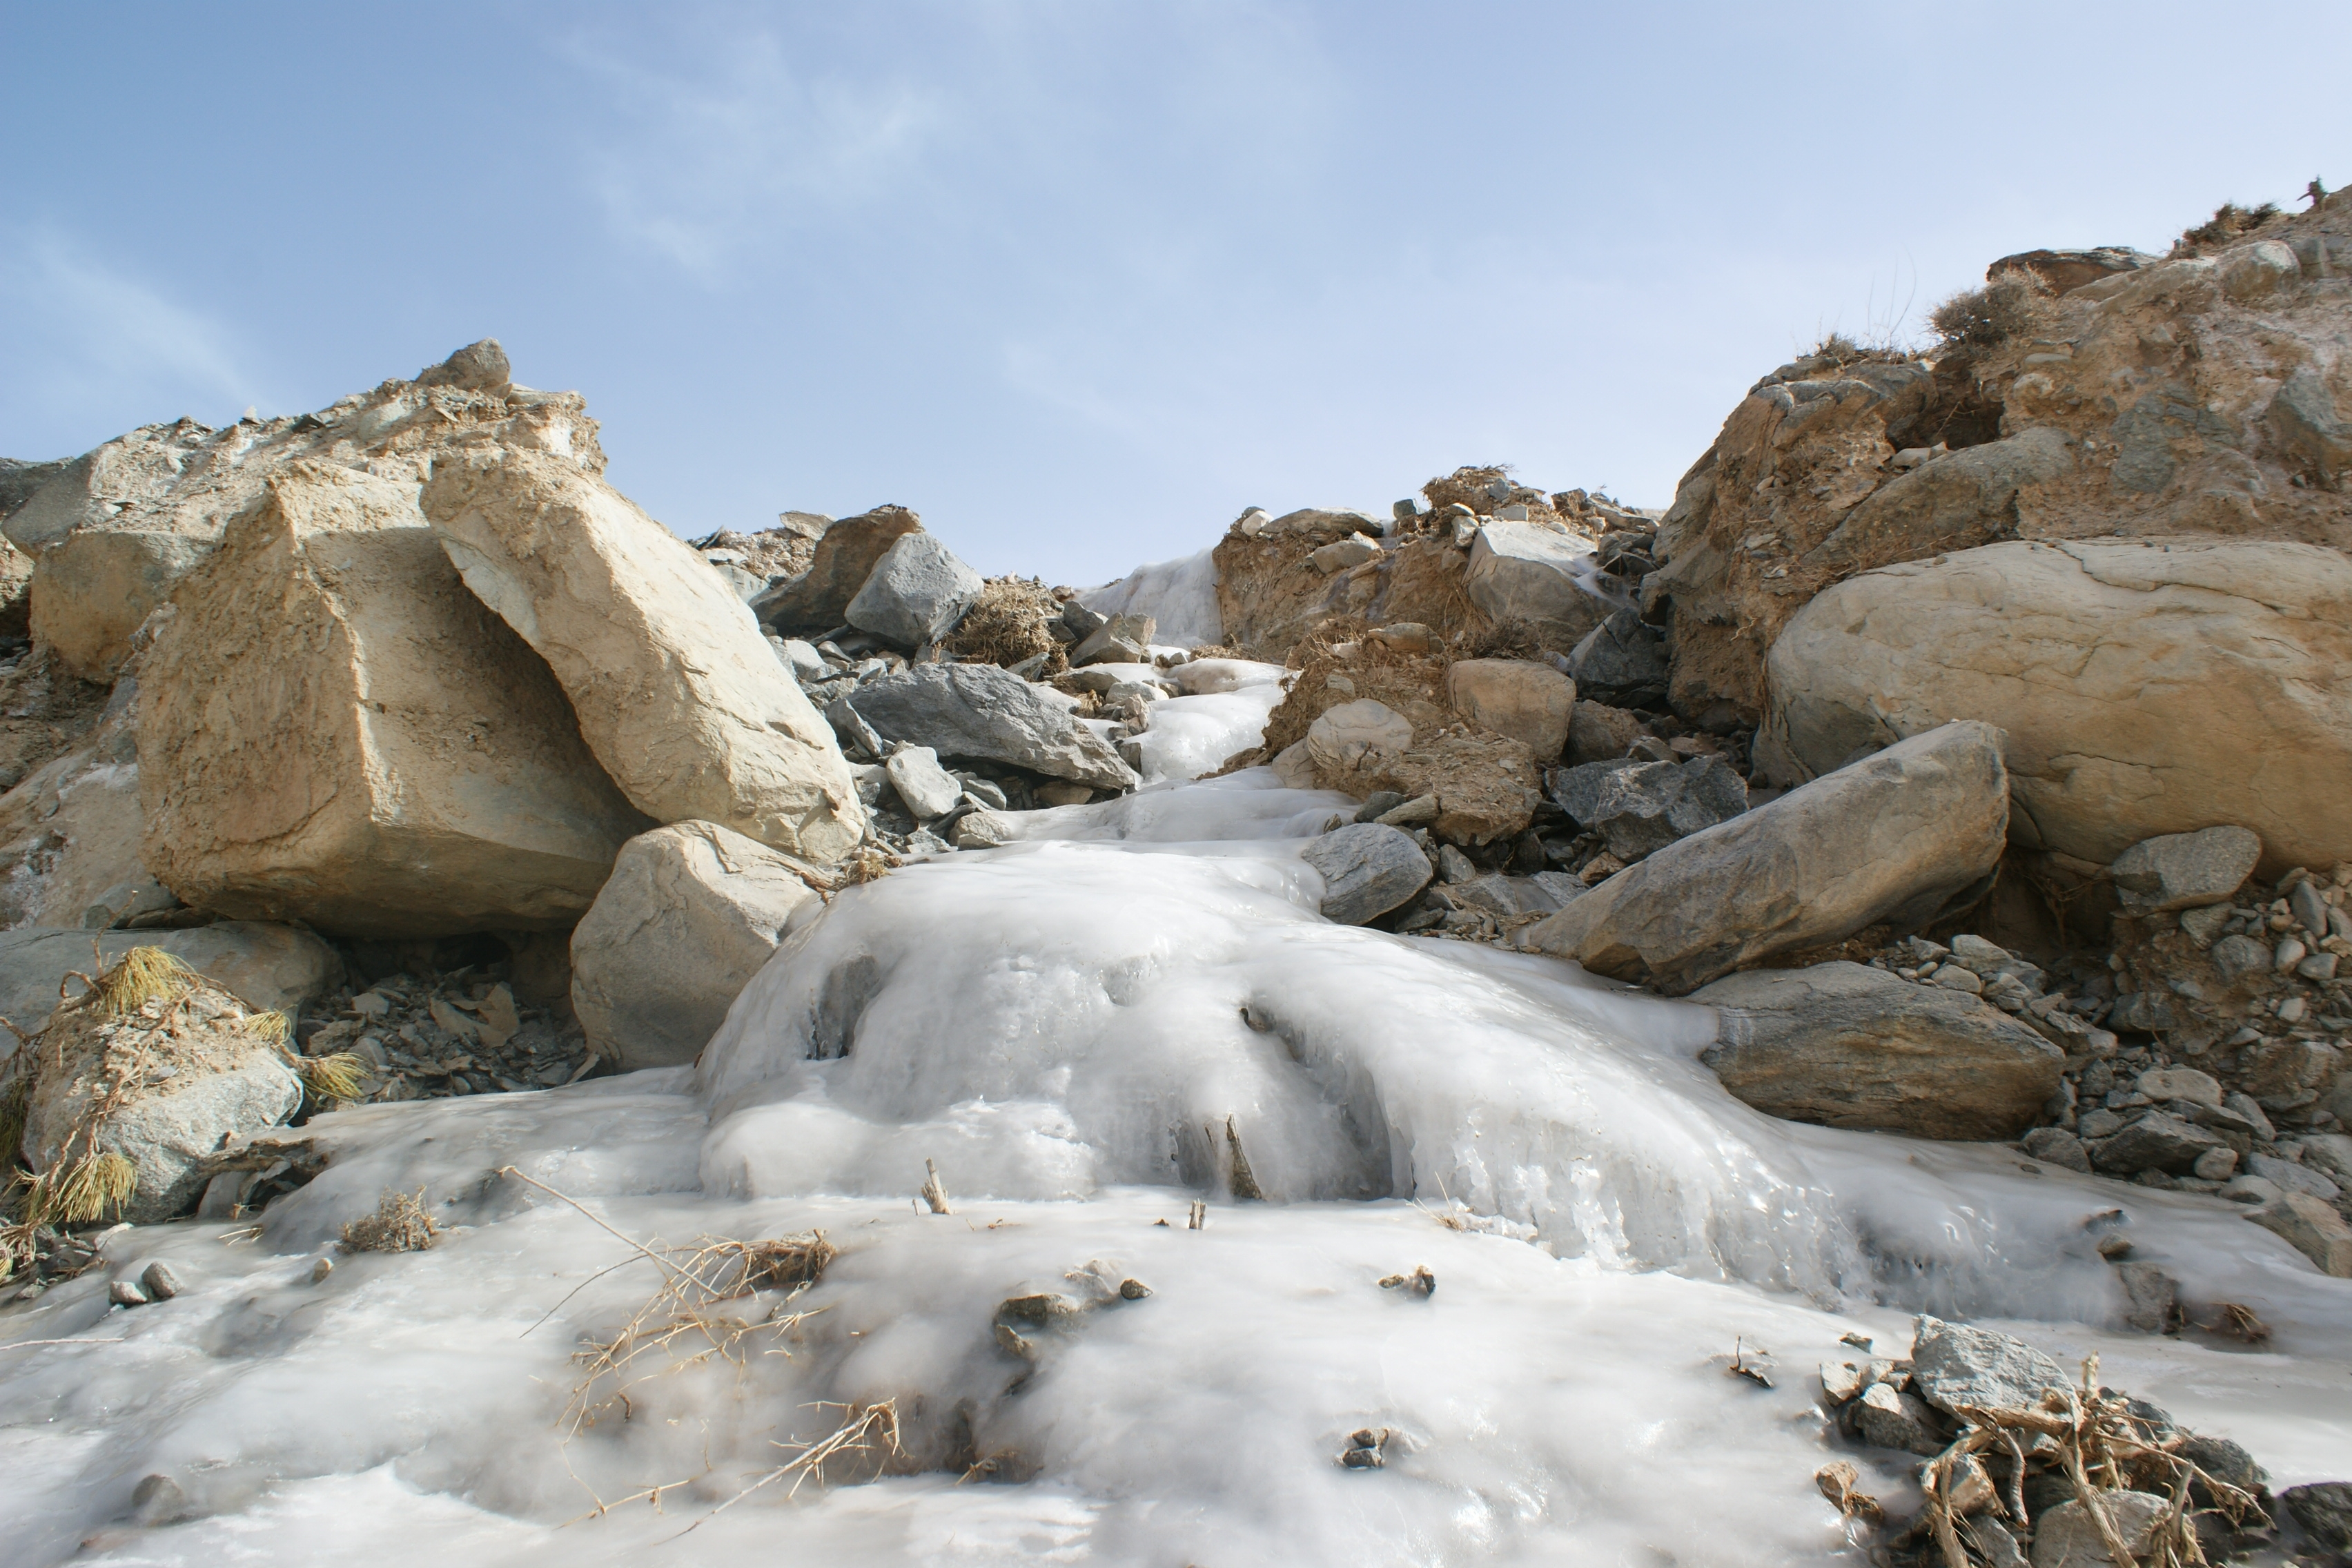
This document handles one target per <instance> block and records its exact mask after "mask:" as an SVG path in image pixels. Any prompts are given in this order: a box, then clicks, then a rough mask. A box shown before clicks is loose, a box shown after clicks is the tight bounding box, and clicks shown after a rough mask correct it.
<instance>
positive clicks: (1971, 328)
mask: <svg viewBox="0 0 2352 1568" xmlns="http://www.w3.org/2000/svg"><path fill="white" fill-rule="evenodd" d="M2052 313H2053V312H2052V308H2051V300H2050V285H2049V284H2047V283H2045V282H2043V281H2042V277H2041V275H2040V274H2038V273H2035V272H2030V271H2027V270H2026V269H2025V268H2021V267H2011V268H2007V269H2006V270H2004V271H2002V272H2001V273H2000V274H1999V275H1998V276H1996V277H1995V278H1994V279H1992V281H1990V282H1989V283H1987V284H1986V285H1985V286H1984V287H1983V288H1981V289H1962V290H1960V292H1958V293H1957V294H1955V295H1953V296H1952V297H1951V298H1950V299H1948V300H1945V301H1944V302H1943V303H1942V304H1940V305H1938V306H1937V307H1936V308H1935V309H1934V310H1930V311H1929V312H1928V313H1927V324H1928V325H1929V326H1931V327H1933V328H1934V329H1935V330H1936V335H1937V337H1939V338H1941V339H1942V340H1943V341H1944V343H1945V345H1946V346H1947V347H1949V348H1968V349H1977V350H1987V349H1997V348H1999V347H2000V346H2001V344H2003V343H2006V342H2011V341H2012V340H2014V339H2018V338H2031V337H2032V336H2033V335H2034V334H2035V333H2037V332H2039V331H2042V329H2043V328H2045V327H2046V326H2048V325H2049V323H2050V320H2051V317H2052Z"/></svg>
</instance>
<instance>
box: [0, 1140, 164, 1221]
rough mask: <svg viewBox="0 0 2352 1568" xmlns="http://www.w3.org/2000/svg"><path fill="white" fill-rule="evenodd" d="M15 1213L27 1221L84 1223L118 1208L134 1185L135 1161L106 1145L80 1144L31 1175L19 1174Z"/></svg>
mask: <svg viewBox="0 0 2352 1568" xmlns="http://www.w3.org/2000/svg"><path fill="white" fill-rule="evenodd" d="M15 1185H16V1190H17V1191H18V1192H19V1193H21V1194H22V1207H21V1209H20V1210H19V1215H18V1217H19V1219H20V1220H21V1222H22V1223H23V1224H25V1225H27V1226H36V1225H88V1224H89V1223H90V1222H91V1221H93V1220H100V1219H104V1218H105V1217H106V1215H107V1213H108V1211H110V1210H120V1209H121V1207H122V1205H124V1204H127V1203H129V1202H130V1201H131V1194H132V1193H134V1192H136V1191H137V1190H138V1188H139V1167H138V1166H136V1165H133V1164H132V1163H131V1162H130V1161H128V1160H126V1159H124V1158H123V1157H122V1156H121V1155H120V1154H117V1153H115V1152H112V1151H111V1150H107V1151H103V1152H98V1151H89V1150H85V1151H84V1152H81V1153H79V1154H77V1155H74V1156H72V1157H70V1158H66V1159H60V1160H58V1161H57V1162H56V1163H52V1164H51V1165H50V1166H49V1168H48V1169H47V1170H46V1171H43V1172H41V1173H39V1174H37V1175H27V1174H19V1175H18V1176H17V1177H16V1184H15Z"/></svg>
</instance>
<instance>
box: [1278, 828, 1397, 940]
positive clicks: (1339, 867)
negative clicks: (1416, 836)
mask: <svg viewBox="0 0 2352 1568" xmlns="http://www.w3.org/2000/svg"><path fill="white" fill-rule="evenodd" d="M1299 858H1300V859H1302V860H1304V861H1306V862H1307V864H1308V865H1309V866H1312V867H1313V868H1315V869H1316V871H1317V872H1318V874H1319V875H1320V876H1321V877H1322V879H1323V904H1322V910H1323V918H1324V919H1326V920H1328V921H1335V922H1337V923H1338V924H1340V925H1350V926H1360V925H1362V924H1363V923H1364V922H1365V921H1370V920H1377V919H1379V918H1380V917H1381V916H1382V915H1384V914H1386V913H1388V912H1389V911H1390V910H1392V909H1395V908H1396V907H1397V906H1398V905H1399V904H1402V903H1403V902H1404V901H1405V900H1407V899H1410V898H1412V896H1413V895H1414V894H1416V893H1418V892H1420V891H1421V890H1422V889H1423V888H1425V887H1427V886H1428V885H1429V877H1430V866H1429V857H1428V856H1426V855H1424V854H1423V853H1422V852H1421V846H1419V845H1418V844H1415V843H1414V842H1413V841H1412V835H1411V834H1409V833H1406V832H1404V831H1403V830H1402V829H1401V828H1395V827H1383V826H1381V825H1380V824H1379V823H1376V822H1351V823H1349V824H1348V825H1347V826H1344V827H1339V828H1335V829H1334V830H1332V831H1331V832H1329V833H1326V834H1324V835H1323V836H1322V837H1319V838H1316V839H1313V840H1311V841H1310V842H1309V843H1308V844H1307V847H1306V848H1305V849H1303V850H1301V851H1300V852H1299Z"/></svg>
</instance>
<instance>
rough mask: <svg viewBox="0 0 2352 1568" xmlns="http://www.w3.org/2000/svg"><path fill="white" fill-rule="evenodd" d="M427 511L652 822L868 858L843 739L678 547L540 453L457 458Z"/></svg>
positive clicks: (723, 587)
mask: <svg viewBox="0 0 2352 1568" xmlns="http://www.w3.org/2000/svg"><path fill="white" fill-rule="evenodd" d="M424 501H425V511H426V513H427V514H428V515H429V516H430V517H431V518H432V520H433V529H434V532H435V533H436V535H438V536H439V538H440V540H441V543H442V546H443V548H444V549H446V551H447V552H449V558H450V560H452V561H454V562H455V563H457V570H458V571H459V572H460V573H461V574H463V575H464V577H465V579H466V585H467V587H468V588H471V589H472V590H473V591H474V592H475V593H476V594H477V595H479V596H480V598H481V600H482V602H483V603H484V604H486V605H489V606H490V607H491V608H492V609H494V610H496V611H497V612H498V613H499V615H500V616H503V617H504V618H505V620H506V622H507V624H508V625H509V626H512V627H513V628H514V629H515V630H516V631H517V632H518V633H520V635H521V637H522V638H523V640H524V641H525V642H528V643H529V644H530V646H531V647H534V648H536V649H538V650H539V652H540V654H541V656H542V657H543V658H546V660H547V662H548V665H549V666H550V668H552V669H553V670H554V671H555V678H556V679H557V680H559V681H561V682H562V686H563V689H564V691H565V692H566V693H568V694H569V695H570V697H571V699H572V708H573V709H574V710H576V711H577V712H578V714H579V716H580V731H581V733H582V734H583V736H585V737H586V738H587V742H588V745H589V749H590V750H592V751H593V752H595V754H596V757H597V760H598V761H599V762H601V763H604V769H605V771H606V772H607V773H610V774H611V775H612V777H613V780H614V783H616V784H619V785H620V786H621V789H622V791H623V793H624V794H625V795H627V796H628V797H629V799H630V800H631V801H632V802H633V803H634V804H635V805H636V806H637V808H638V809H639V810H640V811H643V812H644V813H646V815H647V816H651V817H653V818H654V819H655V820H656V822H684V821H688V820H694V821H701V822H716V823H719V825H721V826H726V827H731V828H733V829H734V830H735V831H737V832H739V833H741V834H743V835H745V836H746V837H751V838H756V839H758V840H759V841H760V842H761V843H762V844H765V845H768V846H770V847H772V848H776V849H781V850H783V851H784V852H786V853H787V854H792V855H797V856H800V857H802V858H804V859H807V860H809V861H812V862H814V863H816V864H819V865H827V864H832V863H834V862H836V861H838V860H840V859H841V858H843V857H844V856H845V855H847V854H848V853H849V852H850V850H852V849H853V848H855V847H856V845H857V841H858V838H859V837H860V836H861V835H862V834H863V833H864V831H865V826H866V817H865V812H864V808H863V807H861V806H860V805H858V801H857V787H856V782H855V781H854V780H853V779H852V778H851V777H850V773H849V764H848V763H846V762H845V761H844V760H843V758H842V755H841V747H840V744H839V742H836V741H835V739H834V733H833V727H832V726H831V725H830V724H828V723H826V722H825V721H824V717H823V716H822V715H820V714H819V713H818V712H817V710H815V709H814V707H812V706H810V704H809V700H808V699H807V698H806V697H804V696H803V695H802V693H801V689H800V686H799V684H798V683H797V682H796V681H794V680H793V678H792V676H791V674H790V673H789V672H788V671H787V670H786V669H785V668H783V666H782V664H780V663H779V662H778V661H777V658H776V656H775V654H774V652H773V651H772V650H771V649H770V648H769V647H768V645H767V643H766V641H765V640H764V639H763V638H762V637H761V634H760V626H759V623H758V622H757V621H756V620H755V619H754V618H753V616H752V614H751V610H750V608H749V607H747V606H746V605H744V604H743V603H742V601H741V600H740V599H738V598H736V597H735V595H733V594H732V593H731V592H730V591H729V589H728V587H727V584H726V583H725V582H724V580H722V579H721V578H720V577H719V575H718V574H716V573H714V572H712V571H710V570H709V567H708V566H706V565H705V564H704V563H702V561H701V560H700V559H699V558H698V557H697V556H696V554H695V553H694V552H693V551H692V550H690V549H688V547H687V546H686V544H685V543H684V542H682V541H680V540H679V539H678V538H677V536H676V535H674V534H672V533H671V532H670V531H668V530H667V529H666V528H664V527H662V525H661V524H659V523H657V522H656V521H654V520H653V519H651V518H649V517H647V516H646V514H645V513H644V512H642V511H639V510H637V509H636V508H635V506H633V505H631V504H630V502H629V500H628V499H627V498H626V497H625V496H623V495H621V494H620V493H619V492H618V491H616V490H614V489H613V488H612V487H611V486H609V485H606V484H604V483H603V482H602V481H601V480H599V479H596V478H595V477H594V476H593V475H590V474H585V473H583V472H582V471H581V470H580V469H579V468H578V467H577V466H576V465H573V464H570V463H566V462H563V461H562V460H561V459H558V458H549V457H546V456H544V455H543V454H539V453H530V452H489V453H469V454H465V455H463V456H460V457H457V458H447V459H444V460H443V461H441V462H440V463H438V464H436V466H435V468H434V472H433V478H432V480H431V481H430V482H429V483H428V484H427V485H426V486H425V497H424ZM839 527H840V525H839V524H835V531H839ZM831 537H832V534H831V533H828V535H827V538H828V539H830V538H831Z"/></svg>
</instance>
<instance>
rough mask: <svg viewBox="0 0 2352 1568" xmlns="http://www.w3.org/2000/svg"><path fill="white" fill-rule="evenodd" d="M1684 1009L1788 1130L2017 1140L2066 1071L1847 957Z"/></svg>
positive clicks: (1722, 1073) (1707, 997)
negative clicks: (1710, 1019) (1704, 1010)
mask: <svg viewBox="0 0 2352 1568" xmlns="http://www.w3.org/2000/svg"><path fill="white" fill-rule="evenodd" d="M1586 896H1587V897H1591V896H1593V895H1591V894H1588V895H1586ZM1691 1000H1692V1001H1694V1002H1698V1003H1702V1004H1704V1005H1707V1006H1710V1007H1714V1008H1716V1009H1717V1010H1718V1012H1719V1013H1720V1015H1721V1017H1722V1024H1721V1032H1720V1033H1719V1034H1718V1035H1717V1038H1716V1043H1715V1044H1713V1045H1711V1046H1709V1047H1707V1048H1706V1052H1705V1053H1704V1054H1703V1055H1702V1057H1701V1058H1700V1059H1701V1060H1702V1061H1704V1062H1706V1065H1707V1066H1708V1067H1710V1068H1714V1069H1715V1074H1716V1076H1717V1078H1718V1079H1722V1081H1723V1086H1724V1087H1725V1088H1726V1089H1729V1090H1730V1091H1731V1092H1732V1093H1733V1094H1735V1095H1737V1096H1738V1098H1739V1099H1740V1100H1744V1101H1746V1102H1747V1103H1748V1104H1749V1105H1752V1106H1754V1107H1755V1108H1756V1109H1757V1110H1761V1111H1764V1112H1766V1113H1767V1114H1769V1115H1773V1116H1780V1117H1785V1118H1787V1119H1789V1120H1790V1121H1812V1122H1819V1123H1821V1124H1822V1125H1825V1126H1831V1127H1853V1128H1861V1129H1868V1130H1871V1131H1885V1132H1906V1133H1909V1134H1911V1135H1912V1136H1914V1137H1920V1138H1948V1139H1958V1140H1984V1139H1998V1138H2013V1137H2015V1136H2017V1135H2018V1133H2020V1132H2021V1131H2023V1130H2024V1129H2026V1128H2027V1127H2030V1126H2032V1123H2033V1122H2034V1121H2035V1120H2036V1119H2038V1118H2039V1116H2040V1115H2041V1112H2042V1104H2043V1102H2044V1101H2046V1100H2049V1098H2050V1097H2051V1096H2052V1095H2053V1094H2054V1093H2056V1092H2057V1090H2058V1085H2059V1081H2060V1073H2061V1070H2062V1068H2063V1065H2064V1062H2065V1057H2064V1055H2063V1053H2062V1052H2061V1051H2060V1050H2059V1049H2058V1047H2055V1046H2053V1045H2052V1044H2051V1043H2050V1042H2049V1041H2048V1040H2045V1039H2043V1038H2042V1036H2041V1035H2039V1034H2037V1033H2036V1032H2035V1031H2033V1030H2032V1029H2030V1028H2028V1027H2026V1026H2024V1025H2023V1024H2021V1023H2019V1022H2018V1021H2017V1020H2015V1019H2014V1018H2011V1017H2009V1016H2007V1015H2005V1014H2002V1013H1999V1012H1996V1011H1994V1010H1993V1009H1991V1008H1989V1007H1985V1006H1982V1005H1979V1004H1978V1003H1977V1002H1976V1001H1975V1000H1973V999H1972V998H1970V997H1969V996H1966V995H1964V994H1960V993H1958V992H1950V991H1942V990H1938V989H1937V988H1935V987H1933V986H1924V985H1914V984H1911V983H1910V982H1909V981H1906V980H1903V979H1901V978H1899V977H1897V976H1895V975H1893V974H1890V973H1887V972H1886V971H1885V970H1883V969H1873V968H1871V967H1869V966H1868V965H1866V964H1860V963H1847V962H1844V961H1843V960H1841V961H1838V962H1835V963H1817V964H1814V965H1812V966H1811V968H1807V969H1759V970H1750V971H1748V973H1743V974H1734V975H1730V976H1728V977H1727V978H1725V979H1722V980H1718V981H1716V982H1715V983H1714V984H1710V985H1706V986H1703V987H1701V988H1700V989H1699V990H1697V991H1696V992H1694V993H1693V994H1692V995H1691Z"/></svg>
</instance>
